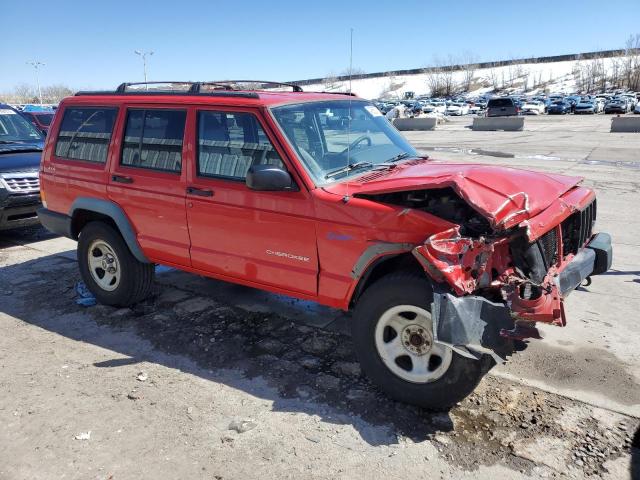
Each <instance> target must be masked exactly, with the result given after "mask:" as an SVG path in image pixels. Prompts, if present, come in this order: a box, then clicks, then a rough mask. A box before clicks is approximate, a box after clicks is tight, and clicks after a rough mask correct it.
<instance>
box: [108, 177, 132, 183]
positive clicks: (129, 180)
mask: <svg viewBox="0 0 640 480" xmlns="http://www.w3.org/2000/svg"><path fill="white" fill-rule="evenodd" d="M111 180H113V181H114V182H118V183H133V178H131V177H125V176H124V175H111Z"/></svg>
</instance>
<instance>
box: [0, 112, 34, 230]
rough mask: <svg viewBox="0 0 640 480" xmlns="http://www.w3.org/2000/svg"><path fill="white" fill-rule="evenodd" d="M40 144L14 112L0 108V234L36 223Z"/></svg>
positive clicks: (24, 119) (26, 122)
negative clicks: (0, 232)
mask: <svg viewBox="0 0 640 480" xmlns="http://www.w3.org/2000/svg"><path fill="white" fill-rule="evenodd" d="M43 142H44V137H43V136H42V134H41V133H40V132H39V131H37V130H36V129H35V128H34V127H33V125H31V123H29V122H28V121H27V119H26V118H24V117H23V116H22V115H21V114H20V113H19V112H18V111H17V110H14V109H13V108H11V107H10V106H8V105H3V104H0V230H7V229H10V228H19V227H26V226H29V225H34V224H37V223H38V216H37V214H36V210H37V209H38V208H39V207H40V182H39V179H38V169H39V167H40V157H41V155H42V146H43Z"/></svg>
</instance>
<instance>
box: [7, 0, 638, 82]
mask: <svg viewBox="0 0 640 480" xmlns="http://www.w3.org/2000/svg"><path fill="white" fill-rule="evenodd" d="M0 12H1V13H0V20H1V21H0V25H2V31H3V41H2V42H1V43H0V92H2V91H4V92H9V91H11V90H12V89H13V87H14V86H15V85H17V84H20V83H29V84H35V72H34V69H33V67H31V66H29V65H27V64H26V62H27V61H32V60H37V61H40V62H43V63H45V66H44V67H42V68H41V70H40V81H41V84H42V85H51V84H66V85H68V86H69V87H71V88H73V89H78V88H79V89H93V88H114V87H115V86H116V85H118V84H120V83H121V82H123V81H141V80H142V79H143V68H142V60H141V58H140V57H139V56H137V55H135V54H134V50H136V49H143V50H153V51H154V54H153V55H152V56H150V57H149V59H148V78H149V80H220V79H231V78H233V79H260V80H279V81H285V80H301V79H307V78H317V77H324V76H327V75H329V74H330V73H340V72H343V71H344V70H346V69H347V68H348V66H349V33H350V29H351V28H353V31H354V33H353V67H354V69H359V70H363V71H365V72H379V71H385V70H397V69H406V68H419V67H423V66H426V65H429V64H431V63H432V62H433V60H434V58H435V57H436V56H438V57H440V58H447V57H448V56H449V55H453V56H454V57H456V56H458V57H460V56H462V55H463V54H464V52H470V53H472V54H473V55H474V56H475V57H476V58H477V59H478V60H481V61H491V60H502V59H509V58H521V57H530V56H546V55H560V54H566V53H578V52H585V51H594V50H607V49H614V48H622V47H624V44H625V41H626V39H627V38H628V37H629V35H631V34H636V33H640V22H638V20H639V19H640V0H608V1H607V2H602V1H592V0H581V1H575V0H562V1H558V0H556V1H553V2H551V1H546V0H534V1H530V2H525V1H513V0H511V1H502V0H499V1H466V0H459V1H455V0H448V1H434V0H421V1H420V0H415V1H414V0H407V1H402V0H396V1H392V0H383V1H379V0H365V1H360V0H358V1H349V0H342V1H334V0H323V1H321V2H318V1H314V2H309V1H305V0H298V1H277V0H269V1H262V2H257V1H251V0H245V1H241V0H235V1H234V0H226V1H217V0H209V1H201V0H190V1H188V2H187V1H179V0H170V1H169V0H154V1H139V0H138V1H136V0H129V1H120V0H109V1H103V2H95V1H94V2H91V1H87V0H85V1H83V2H79V1H66V0H46V1H41V0H29V1H28V2H24V1H22V2H21V1H15V0H0Z"/></svg>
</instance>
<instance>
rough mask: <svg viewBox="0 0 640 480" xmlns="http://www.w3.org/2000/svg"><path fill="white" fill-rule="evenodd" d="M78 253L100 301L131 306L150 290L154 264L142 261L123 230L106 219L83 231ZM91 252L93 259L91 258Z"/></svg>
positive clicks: (83, 274) (88, 282)
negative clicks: (132, 249)
mask: <svg viewBox="0 0 640 480" xmlns="http://www.w3.org/2000/svg"><path fill="white" fill-rule="evenodd" d="M90 249H91V252H90ZM77 253H78V266H79V268H80V275H81V277H82V280H84V283H85V284H86V285H87V288H88V289H89V290H90V291H91V293H93V295H94V296H95V297H96V299H97V300H98V302H100V303H102V304H105V305H112V306H114V307H128V306H131V305H133V304H135V303H137V302H140V301H141V300H143V299H144V298H146V297H147V296H148V295H149V294H150V293H151V289H152V288H153V280H154V274H155V268H154V265H153V264H150V263H142V262H139V261H138V260H137V259H136V258H135V257H134V256H133V254H132V253H131V251H130V250H129V247H127V244H126V243H125V242H124V239H123V238H122V236H121V235H120V233H119V232H118V231H117V230H115V229H114V228H113V227H111V226H110V225H108V224H106V223H104V222H90V223H88V224H87V225H86V226H85V227H84V228H83V229H82V231H81V232H80V239H79V240H78V252H77ZM90 255H91V258H92V259H93V260H90ZM92 262H93V264H91V263H92ZM97 264H101V265H99V266H96V265H97ZM102 266H105V268H109V269H111V268H113V269H114V273H108V272H107V271H105V270H104V269H102V268H101V267H102ZM92 270H93V272H94V273H92ZM100 271H102V278H100ZM109 278H111V280H109Z"/></svg>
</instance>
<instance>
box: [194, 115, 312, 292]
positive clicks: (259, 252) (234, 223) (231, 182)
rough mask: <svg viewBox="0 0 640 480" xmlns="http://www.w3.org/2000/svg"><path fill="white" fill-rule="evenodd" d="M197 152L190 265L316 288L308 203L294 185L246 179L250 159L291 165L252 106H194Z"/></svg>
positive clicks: (279, 286)
mask: <svg viewBox="0 0 640 480" xmlns="http://www.w3.org/2000/svg"><path fill="white" fill-rule="evenodd" d="M194 116H195V117H196V129H195V130H196V132H195V133H196V134H195V135H194V139H193V141H194V142H195V143H194V147H195V148H194V150H195V158H194V161H193V162H192V163H193V164H192V165H190V166H189V184H188V187H187V215H188V219H189V231H190V237H191V261H192V265H193V267H194V268H199V269H202V270H206V271H208V272H211V273H213V274H216V275H218V276H224V277H231V278H233V279H236V280H237V281H240V282H242V283H247V284H251V285H256V286H268V287H271V289H274V290H278V291H286V292H298V293H303V294H306V295H310V296H315V295H316V293H317V281H318V258H317V248H316V230H315V220H314V216H313V205H312V202H311V199H310V196H309V192H308V191H307V190H306V189H304V187H303V186H302V182H300V181H299V180H298V185H301V188H300V190H298V191H286V192H259V191H255V190H251V189H249V188H248V187H247V186H246V183H245V179H246V174H247V170H248V169H249V167H250V166H251V165H255V164H271V165H275V166H278V167H281V168H284V169H286V170H289V172H290V173H292V175H293V176H294V178H295V172H294V171H293V169H291V168H288V167H287V165H286V164H285V162H284V161H283V158H284V157H283V155H282V150H281V149H280V148H279V146H278V145H277V143H276V142H274V141H273V138H274V137H273V136H272V135H271V134H270V133H268V130H267V128H265V125H264V124H263V123H262V122H261V121H260V116H259V111H257V110H254V109H225V108H216V109H205V108H198V109H196V110H194Z"/></svg>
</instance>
